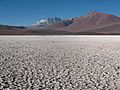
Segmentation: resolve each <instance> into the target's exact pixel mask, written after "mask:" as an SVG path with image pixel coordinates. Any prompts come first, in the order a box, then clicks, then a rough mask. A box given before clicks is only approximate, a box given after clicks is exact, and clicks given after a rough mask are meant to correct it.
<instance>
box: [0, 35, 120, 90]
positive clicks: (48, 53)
mask: <svg viewBox="0 0 120 90" xmlns="http://www.w3.org/2000/svg"><path fill="white" fill-rule="evenodd" d="M0 90H120V36H0Z"/></svg>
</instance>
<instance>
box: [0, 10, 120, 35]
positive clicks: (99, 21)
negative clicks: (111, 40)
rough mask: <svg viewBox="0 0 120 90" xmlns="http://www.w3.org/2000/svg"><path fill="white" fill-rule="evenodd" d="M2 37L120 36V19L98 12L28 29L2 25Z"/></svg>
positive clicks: (46, 22)
mask: <svg viewBox="0 0 120 90" xmlns="http://www.w3.org/2000/svg"><path fill="white" fill-rule="evenodd" d="M0 35H120V17H118V16H115V15H111V14H105V13H101V12H96V11H94V12H90V13H88V14H87V15H84V16H80V17H74V18H68V19H61V18H59V17H51V18H47V19H44V20H40V21H37V23H35V24H33V25H31V26H27V27H25V26H8V25H0Z"/></svg>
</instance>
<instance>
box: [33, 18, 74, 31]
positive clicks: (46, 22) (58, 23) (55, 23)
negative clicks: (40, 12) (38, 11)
mask: <svg viewBox="0 0 120 90" xmlns="http://www.w3.org/2000/svg"><path fill="white" fill-rule="evenodd" d="M71 23H72V19H61V18H58V17H51V18H47V19H43V20H40V21H38V22H37V23H36V24H33V25H32V28H34V29H51V28H52V29H53V28H54V29H56V28H59V27H60V28H61V27H65V26H68V25H69V24H71Z"/></svg>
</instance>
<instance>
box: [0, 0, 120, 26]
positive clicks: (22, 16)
mask: <svg viewBox="0 0 120 90" xmlns="http://www.w3.org/2000/svg"><path fill="white" fill-rule="evenodd" d="M94 10H95V11H99V12H104V13H109V14H114V15H117V16H120V0H0V23H1V24H8V25H31V24H33V23H34V22H36V21H38V20H40V19H43V18H47V17H54V16H56V17H60V18H70V17H76V16H81V15H85V14H87V13H88V12H91V11H94Z"/></svg>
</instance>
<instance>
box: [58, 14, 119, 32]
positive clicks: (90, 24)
mask: <svg viewBox="0 0 120 90" xmlns="http://www.w3.org/2000/svg"><path fill="white" fill-rule="evenodd" d="M118 23H120V18H119V17H117V16H114V15H110V14H104V13H99V12H92V13H89V14H88V15H86V16H82V17H78V18H73V23H72V24H70V25H69V26H67V27H65V28H61V29H60V30H65V31H70V32H83V31H90V30H92V29H96V28H101V29H102V27H103V28H104V27H106V26H107V27H108V26H109V25H110V26H111V25H114V24H118Z"/></svg>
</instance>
